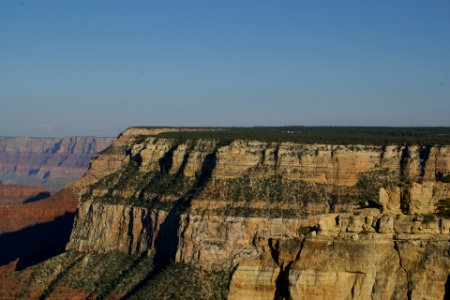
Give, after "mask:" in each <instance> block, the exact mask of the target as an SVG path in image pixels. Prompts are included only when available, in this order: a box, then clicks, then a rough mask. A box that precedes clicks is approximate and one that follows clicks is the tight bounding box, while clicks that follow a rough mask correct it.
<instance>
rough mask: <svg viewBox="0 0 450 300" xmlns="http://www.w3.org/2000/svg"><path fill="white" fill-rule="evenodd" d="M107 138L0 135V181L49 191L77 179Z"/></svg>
mask: <svg viewBox="0 0 450 300" xmlns="http://www.w3.org/2000/svg"><path fill="white" fill-rule="evenodd" d="M111 141H112V139H111V138H97V137H66V138H61V139H54V138H28V137H11V138H7V137H2V138H0V182H3V184H10V183H14V184H24V185H32V186H41V187H45V188H47V189H49V190H51V191H57V190H59V189H61V188H62V187H63V186H64V185H65V184H66V183H68V182H71V181H75V180H78V179H79V178H81V176H82V175H83V174H84V172H86V170H87V168H88V166H89V161H90V159H91V158H92V156H93V155H94V154H95V153H96V152H98V151H101V150H103V149H104V148H106V147H108V146H109V145H110V143H111Z"/></svg>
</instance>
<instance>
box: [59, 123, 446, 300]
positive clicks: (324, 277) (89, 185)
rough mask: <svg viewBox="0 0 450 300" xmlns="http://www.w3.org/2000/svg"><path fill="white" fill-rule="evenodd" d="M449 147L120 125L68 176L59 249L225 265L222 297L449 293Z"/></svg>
mask: <svg viewBox="0 0 450 300" xmlns="http://www.w3.org/2000/svg"><path fill="white" fill-rule="evenodd" d="M449 173H450V147H448V146H423V147H422V146H409V147H405V146H395V145H386V146H367V145H352V146H342V145H300V144H294V143H267V142H260V141H241V140H236V141H232V142H229V143H225V144H224V143H221V142H219V141H214V140H197V141H190V140H188V141H183V142H181V141H175V140H171V139H158V138H156V137H153V136H150V135H146V132H145V130H144V131H142V130H141V131H139V132H138V133H132V132H125V133H124V134H122V135H121V136H120V137H119V138H118V140H116V141H114V142H113V146H112V148H110V149H108V151H105V152H104V153H103V154H102V155H100V156H99V157H98V158H97V159H96V160H95V161H93V163H92V168H91V169H90V170H89V171H88V172H87V174H86V175H85V176H84V177H83V179H82V180H81V181H79V182H78V183H77V184H76V186H75V187H76V189H77V191H78V193H79V197H80V199H82V202H81V203H80V205H79V209H78V212H77V217H76V221H75V225H74V230H73V231H72V236H71V240H70V242H69V244H68V246H67V249H68V250H76V251H79V252H82V253H89V252H96V253H108V252H109V251H111V250H120V251H122V252H124V253H128V254H137V255H140V256H150V257H153V258H154V259H155V260H156V263H157V264H158V263H159V264H160V265H162V266H164V264H165V262H168V261H170V260H175V261H176V262H183V263H190V264H193V265H196V266H199V267H201V268H202V269H204V270H208V271H218V270H228V271H229V272H230V276H231V284H230V291H229V296H228V297H229V298H230V299H251V298H256V299H274V298H275V299H282V298H285V299H389V298H392V299H406V298H411V299H443V297H444V295H447V296H448V295H449V294H448V293H449V289H450V281H449V280H448V278H449V274H450V271H449V270H450V256H449V249H450V248H449V247H450V243H449V238H450V220H449V219H446V218H445V217H444V216H441V215H437V214H436V205H437V204H438V203H440V201H443V200H445V199H447V198H450V184H449V183H446V182H441V181H440V180H439V179H440V178H441V177H442V176H445V175H447V174H449Z"/></svg>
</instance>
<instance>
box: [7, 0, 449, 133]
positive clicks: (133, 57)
mask: <svg viewBox="0 0 450 300" xmlns="http://www.w3.org/2000/svg"><path fill="white" fill-rule="evenodd" d="M140 125H147V126H167V125H170V126H282V125H311V126H314V125H333V126H334V125H339V126H346V125H355V126H450V1H447V0H441V1H439V0H432V1H426V0H422V1H415V0H389V1H383V0H377V1H375V0H373V1H369V0H365V1H364V0H357V1H356V0H354V1H352V0H348V1H347V0H346V1H334V0H333V1H331V0H330V1H324V0H317V1H313V0H309V1H300V0H296V1H293V0H283V1H279V0H273V1H265V0H254V1H251V0H226V1H225V0H223V1H218V0H217V1H216V0H205V1H196V0H190V1H185V0H183V1H170V0H167V1H138V0H130V1H125V0H121V1H116V0H104V1H100V0H97V1H94V0H89V1H88V0H76V1H66V0H53V1H50V0H39V1H36V0H14V1H13V0H2V1H0V136H49V137H52V136H53V137H58V136H73V135H82V136H116V135H117V134H118V133H120V132H121V131H123V130H124V129H126V128H127V127H129V126H140Z"/></svg>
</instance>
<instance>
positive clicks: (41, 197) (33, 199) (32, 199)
mask: <svg viewBox="0 0 450 300" xmlns="http://www.w3.org/2000/svg"><path fill="white" fill-rule="evenodd" d="M50 196H51V194H50V193H49V192H40V193H39V194H36V195H34V196H31V197H29V198H27V199H25V200H24V201H23V204H27V203H32V202H36V201H39V200H44V199H46V198H48V197H50Z"/></svg>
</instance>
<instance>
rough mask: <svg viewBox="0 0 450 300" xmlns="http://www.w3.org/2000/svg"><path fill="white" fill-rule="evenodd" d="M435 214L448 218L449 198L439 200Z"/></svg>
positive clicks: (449, 216) (449, 213)
mask: <svg viewBox="0 0 450 300" xmlns="http://www.w3.org/2000/svg"><path fill="white" fill-rule="evenodd" d="M436 213H437V214H438V215H439V216H441V217H444V218H450V198H446V199H441V200H439V201H438V202H437V203H436Z"/></svg>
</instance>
